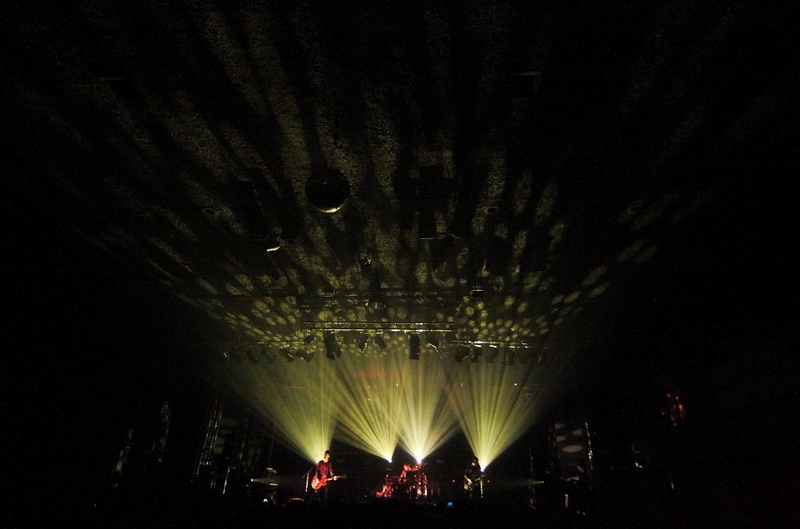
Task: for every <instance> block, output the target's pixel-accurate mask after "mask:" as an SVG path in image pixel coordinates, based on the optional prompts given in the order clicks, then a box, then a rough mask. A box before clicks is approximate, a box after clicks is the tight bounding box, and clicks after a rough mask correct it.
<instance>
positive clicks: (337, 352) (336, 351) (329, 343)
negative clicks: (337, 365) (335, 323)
mask: <svg viewBox="0 0 800 529" xmlns="http://www.w3.org/2000/svg"><path fill="white" fill-rule="evenodd" d="M322 341H323V342H324V343H325V356H326V357H327V358H328V359H329V360H336V359H337V358H339V357H340V356H342V348H341V346H340V345H339V342H337V341H336V334H334V333H333V332H331V331H325V334H324V336H323V338H322Z"/></svg>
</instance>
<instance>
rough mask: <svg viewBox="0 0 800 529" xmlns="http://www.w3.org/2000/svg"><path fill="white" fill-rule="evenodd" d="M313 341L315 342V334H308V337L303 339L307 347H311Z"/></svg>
mask: <svg viewBox="0 0 800 529" xmlns="http://www.w3.org/2000/svg"><path fill="white" fill-rule="evenodd" d="M313 341H314V335H313V334H306V337H305V338H303V342H304V343H305V344H306V345H310V344H311V342H313Z"/></svg>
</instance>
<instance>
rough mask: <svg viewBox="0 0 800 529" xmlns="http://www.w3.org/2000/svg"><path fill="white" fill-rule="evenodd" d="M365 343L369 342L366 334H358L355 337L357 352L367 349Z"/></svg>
mask: <svg viewBox="0 0 800 529" xmlns="http://www.w3.org/2000/svg"><path fill="white" fill-rule="evenodd" d="M367 342H369V335H367V334H359V335H358V336H357V337H356V345H358V349H359V351H363V350H364V349H366V348H367Z"/></svg>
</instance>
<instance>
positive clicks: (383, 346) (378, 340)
mask: <svg viewBox="0 0 800 529" xmlns="http://www.w3.org/2000/svg"><path fill="white" fill-rule="evenodd" d="M374 340H375V343H376V344H377V346H378V347H379V348H380V350H381V351H385V350H386V338H384V337H383V335H382V334H376V335H375V338H374Z"/></svg>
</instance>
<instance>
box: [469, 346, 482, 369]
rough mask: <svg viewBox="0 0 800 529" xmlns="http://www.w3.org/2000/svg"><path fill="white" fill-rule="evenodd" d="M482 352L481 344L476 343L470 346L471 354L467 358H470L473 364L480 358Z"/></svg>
mask: <svg viewBox="0 0 800 529" xmlns="http://www.w3.org/2000/svg"><path fill="white" fill-rule="evenodd" d="M482 354H483V345H481V344H479V343H476V344H474V345H473V346H472V354H471V355H470V357H469V359H470V360H472V363H473V364H474V363H476V362H477V361H478V360H480V359H481V355H482Z"/></svg>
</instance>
